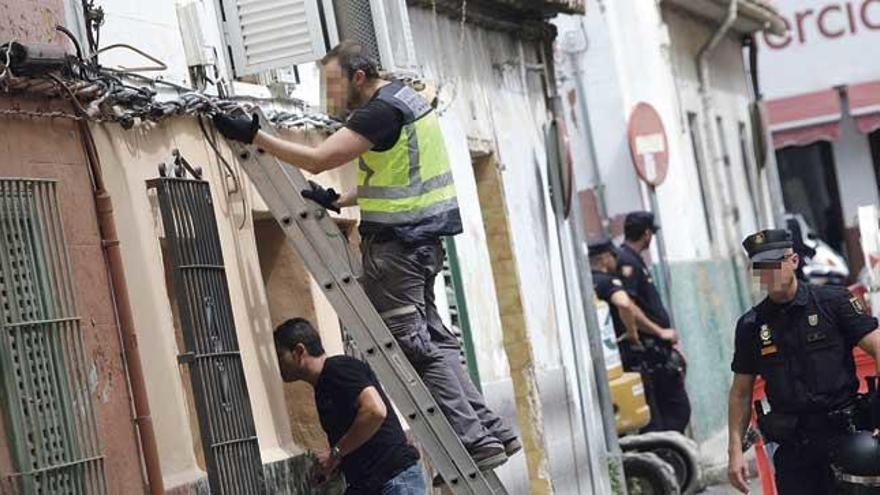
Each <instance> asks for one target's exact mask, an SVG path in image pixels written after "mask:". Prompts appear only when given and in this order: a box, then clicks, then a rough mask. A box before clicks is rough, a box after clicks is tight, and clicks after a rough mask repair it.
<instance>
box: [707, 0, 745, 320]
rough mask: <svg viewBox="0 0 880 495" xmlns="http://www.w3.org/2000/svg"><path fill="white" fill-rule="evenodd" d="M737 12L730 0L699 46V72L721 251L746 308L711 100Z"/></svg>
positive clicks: (730, 205)
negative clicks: (719, 54)
mask: <svg viewBox="0 0 880 495" xmlns="http://www.w3.org/2000/svg"><path fill="white" fill-rule="evenodd" d="M738 12H739V0H730V3H729V4H728V7H727V15H726V16H725V18H724V21H723V22H722V23H721V25H720V26H718V29H717V30H715V33H714V34H713V35H712V37H711V38H710V39H709V41H708V42H707V43H706V44H705V45H703V47H702V48H700V51H699V53H698V54H697V74H698V77H699V80H700V97H701V100H702V106H703V133H704V134H705V136H706V138H705V139H706V147H707V148H708V152H709V160H707V162H708V163H709V165H710V167H709V168H710V170H708V172H709V174H710V176H711V177H712V182H713V183H714V184H715V191H716V192H717V194H718V197H719V199H720V200H721V217H722V218H721V224H722V225H721V228H722V230H723V232H724V244H725V247H726V251H728V252H724V250H722V251H721V252H720V253H719V254H721V255H722V256H726V255H728V254H730V255H731V256H732V259H733V269H734V274H733V276H734V281H735V283H736V288H737V296H738V298H739V303H740V307H744V306H745V305H746V301H747V300H748V296H747V295H746V294H744V292H743V291H744V287H745V283H744V282H743V281H742V273H743V266H742V263H741V262H740V255H739V250H738V249H737V246H738V245H739V242H738V239H737V235H738V233H737V232H736V231H735V230H734V229H735V225H736V224H737V222H736V221H735V219H734V218H732V217H733V216H734V208H733V201H735V198H733V197H730V198H728V197H727V194H725V192H724V180H723V178H722V170H721V169H722V167H724V166H725V165H724V163H723V158H722V156H721V152H720V146H721V143H719V142H718V140H719V139H720V136H718V135H717V133H716V131H715V129H713V126H712V124H713V122H714V120H715V119H714V118H713V116H714V115H715V107H714V104H713V101H712V83H711V78H710V76H709V58H710V57H711V56H712V54H713V53H714V52H715V49H716V48H717V47H718V45H719V44H720V43H721V41H722V40H723V39H724V37H725V36H726V35H727V33H728V32H729V31H730V28H731V27H732V26H733V23H734V22H736V18H737V15H738ZM710 228H711V227H710Z"/></svg>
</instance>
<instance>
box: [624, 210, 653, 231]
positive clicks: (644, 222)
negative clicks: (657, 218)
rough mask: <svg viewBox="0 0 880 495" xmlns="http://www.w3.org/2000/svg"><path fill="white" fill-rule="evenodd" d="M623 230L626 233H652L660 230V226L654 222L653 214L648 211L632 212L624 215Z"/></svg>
mask: <svg viewBox="0 0 880 495" xmlns="http://www.w3.org/2000/svg"><path fill="white" fill-rule="evenodd" d="M623 228H624V229H625V230H627V231H629V230H630V229H632V230H636V229H638V230H642V231H644V229H651V230H652V231H654V232H657V231H658V230H660V226H659V225H657V224H656V223H655V222H654V214H653V213H651V212H650V211H634V212H632V213H628V214H627V215H626V219H624V221H623Z"/></svg>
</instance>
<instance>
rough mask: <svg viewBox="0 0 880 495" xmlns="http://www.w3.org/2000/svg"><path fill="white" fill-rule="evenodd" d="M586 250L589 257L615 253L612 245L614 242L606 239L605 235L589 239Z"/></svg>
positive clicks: (615, 250)
mask: <svg viewBox="0 0 880 495" xmlns="http://www.w3.org/2000/svg"><path fill="white" fill-rule="evenodd" d="M587 250H588V251H589V254H590V258H593V257H596V256H599V255H601V254H605V253H611V254H613V255H617V249H616V248H615V247H614V243H612V242H611V239H608V238H607V237H603V238H601V239H596V240H594V241H590V243H589V244H587Z"/></svg>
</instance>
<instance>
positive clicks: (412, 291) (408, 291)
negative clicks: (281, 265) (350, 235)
mask: <svg viewBox="0 0 880 495" xmlns="http://www.w3.org/2000/svg"><path fill="white" fill-rule="evenodd" d="M361 251H362V256H363V264H364V274H363V277H362V279H361V284H362V285H363V287H364V291H366V293H367V296H368V297H369V298H370V301H371V302H372V303H373V305H374V306H375V307H376V311H378V312H379V314H380V315H381V316H382V319H383V320H385V323H386V325H388V329H389V330H390V331H391V333H392V335H394V338H395V340H397V343H398V344H399V345H400V348H401V350H402V351H403V353H404V354H405V355H406V357H407V359H409V362H410V363H411V364H412V365H413V368H415V370H416V372H417V373H418V374H419V376H420V377H421V378H422V381H423V382H424V383H425V386H427V387H428V390H429V391H430V392H431V395H432V396H433V397H434V400H435V401H437V404H438V405H439V406H440V409H441V410H442V411H443V414H444V415H445V416H446V419H448V420H449V423H450V424H451V425H452V428H453V429H454V430H455V432H456V433H457V434H458V437H459V439H460V440H461V442H462V443H463V444H464V446H465V447H467V448H468V449H474V448H477V447H482V446H485V445H488V444H491V443H494V442H499V441H500V442H507V441H509V440H511V439H513V438H515V437H516V433H515V432H514V431H513V430H512V429H511V428H509V427H508V426H507V425H506V424H505V422H504V421H503V420H502V419H501V418H500V417H498V415H497V414H495V413H494V412H492V410H490V409H489V408H488V407H486V403H485V400H484V398H483V396H482V394H480V392H479V390H477V388H476V387H475V386H474V384H473V383H472V382H471V379H470V376H469V375H468V374H467V372H466V371H465V370H464V367H463V366H462V365H461V361H460V354H461V346H460V344H459V341H458V338H457V337H456V336H455V335H454V334H453V333H452V332H451V331H450V330H449V329H448V328H446V326H445V325H443V321H442V320H441V319H440V314H439V313H437V308H436V306H435V305H434V280H435V279H436V277H437V274H439V273H440V270H441V269H442V267H443V247H442V244H440V241H439V240H435V241H431V242H425V243H421V244H406V243H403V242H400V241H396V240H391V241H385V242H375V241H373V240H371V239H364V241H363V243H362V244H361Z"/></svg>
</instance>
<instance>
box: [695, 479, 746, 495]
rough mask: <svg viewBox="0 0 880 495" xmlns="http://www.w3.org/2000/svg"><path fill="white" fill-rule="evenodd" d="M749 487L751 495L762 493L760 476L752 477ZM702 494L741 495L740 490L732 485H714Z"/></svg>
mask: <svg viewBox="0 0 880 495" xmlns="http://www.w3.org/2000/svg"><path fill="white" fill-rule="evenodd" d="M749 488H750V489H751V490H750V491H749V493H750V494H751V495H761V481H760V480H759V479H758V478H752V480H751V482H750V483H749ZM700 495H739V492H738V491H736V490H735V489H734V488H733V487H732V486H730V485H714V486H710V487H709V488H706V490H705V491H703V492H700Z"/></svg>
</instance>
